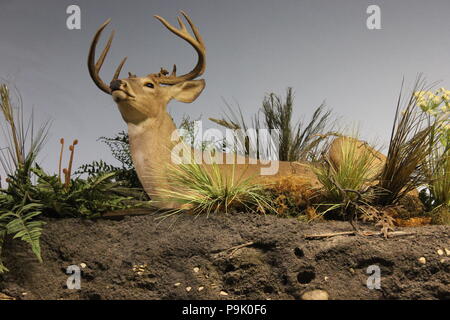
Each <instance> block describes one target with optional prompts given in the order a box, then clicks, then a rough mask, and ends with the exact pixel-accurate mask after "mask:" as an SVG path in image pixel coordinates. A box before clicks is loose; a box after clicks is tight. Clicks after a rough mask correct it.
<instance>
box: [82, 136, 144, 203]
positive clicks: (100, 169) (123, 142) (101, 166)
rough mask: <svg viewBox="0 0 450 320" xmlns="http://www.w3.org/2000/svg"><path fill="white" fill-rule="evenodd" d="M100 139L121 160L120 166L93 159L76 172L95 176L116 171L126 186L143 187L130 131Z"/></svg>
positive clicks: (142, 195)
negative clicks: (135, 162) (131, 149)
mask: <svg viewBox="0 0 450 320" xmlns="http://www.w3.org/2000/svg"><path fill="white" fill-rule="evenodd" d="M99 140H100V141H101V142H103V143H104V144H106V145H107V146H108V148H109V149H110V150H111V154H112V155H113V157H114V158H115V159H116V160H117V161H119V162H120V166H115V165H112V164H107V163H105V162H104V161H103V160H100V161H93V162H92V163H89V164H85V165H82V166H80V168H78V170H77V171H76V172H75V174H80V175H82V174H87V175H88V177H95V176H98V175H103V174H106V173H114V175H115V179H116V180H117V181H120V182H121V183H122V184H123V185H124V186H127V187H129V188H136V189H142V185H141V182H140V181H139V178H138V176H137V173H136V170H135V169H134V165H133V161H132V158H131V152H130V144H129V138H128V133H126V132H124V131H121V132H119V133H118V134H116V135H115V136H114V137H112V138H108V137H100V138H99ZM140 197H141V198H145V197H146V196H145V193H144V192H142V194H141V196H140Z"/></svg>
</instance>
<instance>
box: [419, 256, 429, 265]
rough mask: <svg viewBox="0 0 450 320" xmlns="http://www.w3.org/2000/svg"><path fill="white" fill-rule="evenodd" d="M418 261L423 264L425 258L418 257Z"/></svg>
mask: <svg viewBox="0 0 450 320" xmlns="http://www.w3.org/2000/svg"><path fill="white" fill-rule="evenodd" d="M419 262H420V263H421V264H425V263H427V259H425V257H420V258H419Z"/></svg>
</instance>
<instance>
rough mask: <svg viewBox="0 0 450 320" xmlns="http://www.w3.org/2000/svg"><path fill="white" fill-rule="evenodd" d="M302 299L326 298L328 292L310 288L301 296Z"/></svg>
mask: <svg viewBox="0 0 450 320" xmlns="http://www.w3.org/2000/svg"><path fill="white" fill-rule="evenodd" d="M301 299H302V300H328V299H329V296H328V292H326V291H325V290H312V291H308V292H305V293H304V294H302V296H301Z"/></svg>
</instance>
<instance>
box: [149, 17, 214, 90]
mask: <svg viewBox="0 0 450 320" xmlns="http://www.w3.org/2000/svg"><path fill="white" fill-rule="evenodd" d="M181 14H182V15H183V16H184V17H185V19H186V20H187V22H188V23H189V25H190V27H191V29H192V31H193V33H194V36H195V38H194V37H193V36H192V35H191V34H189V32H188V30H187V28H186V25H185V24H184V23H183V21H182V20H181V18H180V17H177V20H178V23H179V24H180V29H177V28H175V27H174V26H172V25H171V24H170V23H169V22H167V20H165V19H164V18H162V17H160V16H155V18H156V19H158V20H159V21H161V23H162V24H163V25H164V26H165V27H166V28H167V29H169V31H171V32H172V33H173V34H175V35H177V36H178V37H180V38H182V39H184V40H185V41H187V42H188V43H189V44H190V45H192V46H193V47H194V49H195V50H196V51H197V54H198V62H197V65H196V66H195V68H194V69H193V70H192V71H191V72H189V73H187V74H185V75H183V76H178V77H177V76H176V75H175V74H174V73H172V75H170V76H166V77H160V78H159V79H158V81H159V82H160V83H161V84H168V85H173V84H177V83H180V82H183V81H187V80H192V79H195V78H196V77H198V76H200V75H202V74H203V73H204V72H205V66H206V54H205V51H206V49H205V45H204V43H203V40H202V38H201V36H200V33H199V31H198V29H197V28H196V27H195V25H194V23H193V22H192V20H191V19H190V17H189V16H188V15H187V14H186V13H185V12H183V11H181Z"/></svg>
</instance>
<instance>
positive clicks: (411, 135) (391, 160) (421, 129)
mask: <svg viewBox="0 0 450 320" xmlns="http://www.w3.org/2000/svg"><path fill="white" fill-rule="evenodd" d="M425 86H426V84H425V82H424V81H423V80H422V78H421V76H418V77H417V80H416V82H415V84H414V88H413V90H412V93H411V95H410V97H409V99H408V101H407V103H406V107H405V108H404V109H403V110H401V109H400V108H401V104H402V90H403V83H402V90H400V94H399V98H398V102H397V109H396V114H395V120H394V124H393V127H392V133H391V138H390V144H389V150H388V154H387V159H386V162H385V165H384V168H383V170H382V172H381V175H380V182H379V188H380V190H381V195H380V196H379V199H378V200H379V202H380V204H383V205H389V204H393V203H396V202H397V201H398V200H399V199H400V198H401V197H403V196H404V195H405V194H406V193H408V192H410V191H412V190H414V189H415V188H417V187H419V186H420V184H421V183H422V182H423V179H422V176H421V174H420V171H421V169H422V167H423V165H424V164H425V160H426V158H427V155H428V154H429V152H430V133H431V131H432V126H431V125H427V122H426V119H427V118H426V116H425V115H424V114H423V113H419V112H418V111H417V97H416V96H415V95H414V93H415V92H416V91H422V90H424V88H425ZM431 145H432V144H431Z"/></svg>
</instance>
